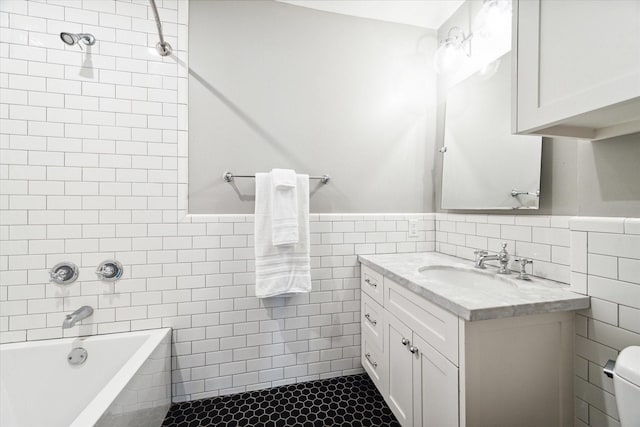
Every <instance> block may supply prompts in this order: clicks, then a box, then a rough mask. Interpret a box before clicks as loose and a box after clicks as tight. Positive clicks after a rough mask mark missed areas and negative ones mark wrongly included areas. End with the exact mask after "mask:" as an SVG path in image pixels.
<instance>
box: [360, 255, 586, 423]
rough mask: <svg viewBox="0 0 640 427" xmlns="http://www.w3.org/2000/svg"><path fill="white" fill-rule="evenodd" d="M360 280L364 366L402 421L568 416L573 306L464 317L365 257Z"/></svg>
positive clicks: (561, 419) (564, 419) (562, 419)
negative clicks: (521, 313)
mask: <svg viewBox="0 0 640 427" xmlns="http://www.w3.org/2000/svg"><path fill="white" fill-rule="evenodd" d="M371 277H375V278H376V285H377V286H375V287H373V286H371V285H370V284H369V283H368V282H366V281H365V279H366V278H371ZM369 281H371V280H369ZM361 282H362V284H361V290H362V300H361V331H362V358H361V360H362V365H363V367H364V369H365V370H366V371H367V373H368V374H369V376H370V377H371V378H372V380H373V381H374V383H375V384H376V387H377V388H378V390H379V391H380V393H381V394H382V395H383V397H384V399H385V401H386V402H387V404H388V405H389V407H390V408H391V410H392V412H393V413H394V414H395V416H396V418H397V419H398V421H399V422H400V424H401V425H402V426H404V427H486V426H519V427H539V426H545V427H565V426H567V425H572V424H573V354H574V352H573V335H574V326H573V317H574V315H573V313H572V312H560V313H547V314H537V315H530V316H520V317H511V318H501V319H491V320H482V321H474V322H468V321H465V320H463V319H460V318H458V317H457V316H456V315H454V314H452V313H450V312H448V311H447V310H444V309H443V308H441V307H439V306H436V305H435V304H433V303H431V302H430V301H428V300H426V299H425V298H423V297H422V296H419V295H417V294H414V293H412V292H411V291H410V290H408V289H407V288H405V287H403V286H401V285H400V284H398V283H396V282H394V281H393V280H391V279H389V278H388V277H383V276H382V275H380V274H379V273H377V272H375V271H373V270H372V269H370V268H369V267H367V266H364V265H363V266H362V281H361ZM380 295H382V297H383V298H382V304H379V303H378V302H377V300H376V299H374V298H379V296H380Z"/></svg>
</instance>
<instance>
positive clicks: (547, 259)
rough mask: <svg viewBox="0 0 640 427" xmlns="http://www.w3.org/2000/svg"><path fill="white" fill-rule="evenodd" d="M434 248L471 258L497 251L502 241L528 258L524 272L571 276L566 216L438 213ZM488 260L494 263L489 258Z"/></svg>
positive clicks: (558, 278)
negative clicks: (478, 253)
mask: <svg viewBox="0 0 640 427" xmlns="http://www.w3.org/2000/svg"><path fill="white" fill-rule="evenodd" d="M435 219H436V251H437V252H442V253H445V254H449V255H453V256H457V257H461V258H465V259H468V260H473V259H474V258H475V255H474V253H473V252H474V251H477V250H480V249H484V250H488V251H490V252H498V251H500V250H501V249H502V243H503V242H504V243H507V251H508V252H509V253H510V254H511V256H512V263H511V268H512V269H513V270H518V269H519V265H517V263H516V262H515V258H517V257H521V258H530V259H532V260H533V266H531V265H529V266H527V267H526V268H527V272H528V273H530V274H531V273H532V274H533V275H535V276H539V277H544V278H546V279H551V280H556V281H558V282H563V283H569V282H570V280H571V270H570V268H569V265H570V263H571V251H570V249H569V248H570V244H571V239H570V233H569V217H563V216H547V215H526V216H524V215H482V214H470V215H463V214H450V213H437V214H436V216H435ZM488 264H495V263H493V262H489V263H488Z"/></svg>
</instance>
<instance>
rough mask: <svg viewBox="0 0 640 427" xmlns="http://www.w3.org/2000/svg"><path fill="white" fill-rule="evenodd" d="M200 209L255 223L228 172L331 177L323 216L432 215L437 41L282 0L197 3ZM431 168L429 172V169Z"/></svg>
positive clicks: (192, 117) (193, 96)
mask: <svg viewBox="0 0 640 427" xmlns="http://www.w3.org/2000/svg"><path fill="white" fill-rule="evenodd" d="M189 13H190V16H189V19H190V25H189V61H190V75H189V211H190V213H251V212H253V208H254V207H253V195H254V182H253V180H250V179H245V180H237V181H236V182H235V184H234V185H230V184H227V183H225V182H224V181H223V180H222V179H221V176H222V174H223V172H224V171H226V170H230V171H233V172H235V173H247V174H253V173H255V172H256V171H268V170H270V169H271V168H274V167H284V168H293V169H296V170H297V171H299V172H302V173H308V174H311V175H320V174H323V173H327V174H330V175H331V177H332V181H331V183H330V184H329V185H326V186H322V185H321V184H317V185H315V184H314V185H312V186H311V211H312V212H317V213H321V212H339V213H342V212H345V213H346V212H432V211H433V208H434V206H433V193H434V189H433V181H432V176H431V165H432V164H433V152H434V141H435V99H436V87H435V75H434V72H433V67H432V58H433V54H434V49H435V32H433V31H429V30H425V29H422V28H416V27H411V26H406V25H400V24H390V23H384V22H380V21H373V20H368V19H362V18H355V17H349V16H343V15H337V14H332V13H326V12H321V11H316V10H312V9H307V8H301V7H296V6H292V5H287V4H282V3H276V2H270V1H241V2H238V1H193V2H191V3H190V10H189ZM425 165H426V166H425Z"/></svg>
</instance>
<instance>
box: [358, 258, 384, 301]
mask: <svg viewBox="0 0 640 427" xmlns="http://www.w3.org/2000/svg"><path fill="white" fill-rule="evenodd" d="M360 287H361V288H362V290H363V291H364V292H365V293H366V294H367V295H369V296H370V297H371V298H373V300H374V301H375V302H377V303H378V304H380V305H382V302H383V301H384V291H383V289H384V281H383V280H382V274H380V273H378V272H377V271H373V270H372V269H370V268H369V267H367V266H365V265H363V266H362V274H361V275H360Z"/></svg>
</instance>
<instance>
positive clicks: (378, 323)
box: [360, 293, 384, 349]
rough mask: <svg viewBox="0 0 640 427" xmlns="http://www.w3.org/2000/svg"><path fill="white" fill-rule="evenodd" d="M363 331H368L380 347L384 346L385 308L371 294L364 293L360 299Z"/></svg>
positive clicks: (372, 339)
mask: <svg viewBox="0 0 640 427" xmlns="http://www.w3.org/2000/svg"><path fill="white" fill-rule="evenodd" d="M360 317H361V322H360V324H361V327H362V333H368V334H369V336H370V338H371V341H372V342H373V343H374V344H376V345H377V346H378V347H379V348H380V349H383V348H384V329H383V323H384V309H383V308H382V306H380V304H378V303H377V302H375V301H374V300H373V299H372V298H371V297H370V296H369V295H367V294H364V293H363V294H362V299H361V301H360Z"/></svg>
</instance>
